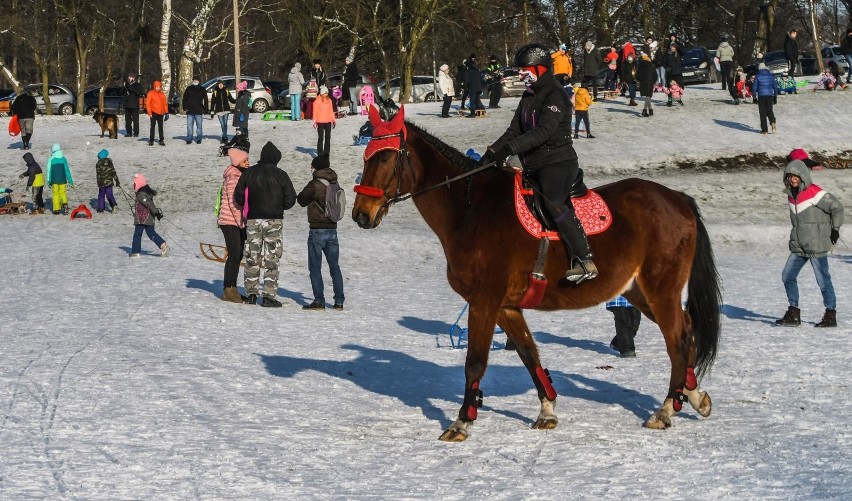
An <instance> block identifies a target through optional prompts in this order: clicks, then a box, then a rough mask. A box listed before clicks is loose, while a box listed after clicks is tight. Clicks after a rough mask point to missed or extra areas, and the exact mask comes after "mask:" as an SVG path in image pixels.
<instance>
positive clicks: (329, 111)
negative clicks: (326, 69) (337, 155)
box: [313, 85, 337, 156]
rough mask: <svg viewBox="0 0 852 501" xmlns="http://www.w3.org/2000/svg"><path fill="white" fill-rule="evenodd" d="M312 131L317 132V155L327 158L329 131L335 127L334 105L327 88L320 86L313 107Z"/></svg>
mask: <svg viewBox="0 0 852 501" xmlns="http://www.w3.org/2000/svg"><path fill="white" fill-rule="evenodd" d="M313 108H314V110H313V120H314V129H316V130H317V155H325V156H328V155H329V153H330V152H331V129H333V128H334V127H335V126H336V125H337V120H335V118H334V104H333V103H332V102H331V98H330V97H328V87H326V86H325V85H322V86H320V89H319V95H318V96H317V98H316V99H314V105H313Z"/></svg>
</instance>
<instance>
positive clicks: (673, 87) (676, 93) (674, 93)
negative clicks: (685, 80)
mask: <svg viewBox="0 0 852 501" xmlns="http://www.w3.org/2000/svg"><path fill="white" fill-rule="evenodd" d="M666 94H668V95H669V103H668V105H667V106H671V105H672V100H675V101H677V102H678V104H680V105H681V106H683V100H682V99H681V96H683V87H681V86H680V85H678V84H677V82H675V81H674V80H672V81H671V82H670V83H669V87H668V88H667V89H666Z"/></svg>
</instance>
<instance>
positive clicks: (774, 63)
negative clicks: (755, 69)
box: [763, 50, 790, 76]
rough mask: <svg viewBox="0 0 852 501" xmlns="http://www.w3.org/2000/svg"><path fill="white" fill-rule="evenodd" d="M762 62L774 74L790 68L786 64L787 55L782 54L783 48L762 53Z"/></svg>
mask: <svg viewBox="0 0 852 501" xmlns="http://www.w3.org/2000/svg"><path fill="white" fill-rule="evenodd" d="M763 64H765V65H766V67H767V68H769V71H770V72H772V74H773V75H776V76H777V75H780V74H781V73H784V72H785V71H787V70H789V69H790V65H788V64H787V56H785V55H784V51H783V50H775V51H772V52H767V53H766V54H764V55H763Z"/></svg>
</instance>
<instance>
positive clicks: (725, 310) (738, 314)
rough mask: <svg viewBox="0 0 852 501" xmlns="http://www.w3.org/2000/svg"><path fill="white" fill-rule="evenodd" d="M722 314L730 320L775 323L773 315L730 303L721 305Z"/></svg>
mask: <svg viewBox="0 0 852 501" xmlns="http://www.w3.org/2000/svg"><path fill="white" fill-rule="evenodd" d="M722 314H723V315H725V316H726V317H728V318H730V319H732V320H750V321H756V322H763V323H764V324H769V325H775V317H770V316H767V315H763V314H760V313H757V312H754V311H751V310H747V309H745V308H740V307H739V306H733V305H730V304H724V305H722Z"/></svg>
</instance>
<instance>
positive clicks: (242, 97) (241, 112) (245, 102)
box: [231, 80, 251, 138]
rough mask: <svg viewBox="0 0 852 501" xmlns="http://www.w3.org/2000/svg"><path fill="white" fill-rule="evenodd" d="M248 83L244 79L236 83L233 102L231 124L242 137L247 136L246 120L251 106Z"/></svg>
mask: <svg viewBox="0 0 852 501" xmlns="http://www.w3.org/2000/svg"><path fill="white" fill-rule="evenodd" d="M247 87H248V84H247V83H246V81H245V80H243V81H242V82H240V83H238V84H237V102H236V103H234V111H233V115H234V118H233V121H232V123H231V124H232V125H233V126H234V127H235V128H236V129H237V130H239V132H240V133H241V134H242V135H243V137H245V138H247V137H248V120H249V112H250V111H251V108H250V106H249V103H250V101H251V92H249V91H248V89H247Z"/></svg>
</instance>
